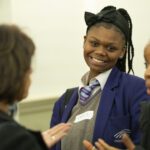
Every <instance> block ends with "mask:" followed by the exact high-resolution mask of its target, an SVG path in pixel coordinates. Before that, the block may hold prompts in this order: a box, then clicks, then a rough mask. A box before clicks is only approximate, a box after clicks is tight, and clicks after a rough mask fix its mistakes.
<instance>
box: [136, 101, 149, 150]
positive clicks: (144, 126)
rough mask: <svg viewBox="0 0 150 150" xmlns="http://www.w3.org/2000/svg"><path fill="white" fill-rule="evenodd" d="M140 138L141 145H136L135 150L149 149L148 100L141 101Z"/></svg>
mask: <svg viewBox="0 0 150 150" xmlns="http://www.w3.org/2000/svg"><path fill="white" fill-rule="evenodd" d="M140 124H141V130H142V133H143V135H142V140H141V146H136V148H135V150H150V102H142V104H141V118H140Z"/></svg>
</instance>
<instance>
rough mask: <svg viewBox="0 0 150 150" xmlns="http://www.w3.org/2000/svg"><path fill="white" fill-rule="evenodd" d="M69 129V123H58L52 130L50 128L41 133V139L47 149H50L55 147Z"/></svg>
mask: <svg viewBox="0 0 150 150" xmlns="http://www.w3.org/2000/svg"><path fill="white" fill-rule="evenodd" d="M70 128H71V124H70V123H60V124H58V125H56V126H54V127H53V128H50V129H48V130H46V131H44V132H42V136H43V139H44V141H45V143H46V145H47V147H48V148H51V147H52V146H53V145H55V144H56V143H57V142H58V141H59V140H61V138H63V137H64V136H65V135H66V134H67V132H68V131H69V129H70Z"/></svg>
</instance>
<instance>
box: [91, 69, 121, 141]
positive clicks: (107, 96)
mask: <svg viewBox="0 0 150 150" xmlns="http://www.w3.org/2000/svg"><path fill="white" fill-rule="evenodd" d="M119 72H120V71H119V70H118V69H117V68H114V69H113V70H112V71H111V73H110V75H109V77H108V80H107V82H106V84H105V86H104V89H103V91H102V95H101V100H100V104H99V107H98V110H97V116H96V121H95V128H94V134H93V142H94V141H96V140H97V139H98V138H101V137H103V134H104V131H105V125H106V122H107V120H108V117H109V114H110V112H111V110H112V105H113V101H114V98H115V88H116V87H117V86H118V82H119V78H120V74H121V72H120V73H119Z"/></svg>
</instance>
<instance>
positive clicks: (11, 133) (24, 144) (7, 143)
mask: <svg viewBox="0 0 150 150" xmlns="http://www.w3.org/2000/svg"><path fill="white" fill-rule="evenodd" d="M0 135H1V136H0V141H1V144H0V149H1V150H4V149H5V150H7V149H15V150H27V149H30V150H32V149H33V150H35V149H36V150H42V149H41V147H40V145H39V144H38V142H37V141H36V139H35V138H34V136H33V135H32V134H31V133H30V132H29V131H28V130H27V129H26V128H24V127H23V126H21V125H19V124H17V123H15V122H6V123H2V124H1V125H0Z"/></svg>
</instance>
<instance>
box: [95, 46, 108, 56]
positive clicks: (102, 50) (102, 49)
mask: <svg viewBox="0 0 150 150" xmlns="http://www.w3.org/2000/svg"><path fill="white" fill-rule="evenodd" d="M95 53H97V54H99V55H103V56H105V55H106V50H105V47H103V46H102V45H101V46H99V47H97V48H96V50H95Z"/></svg>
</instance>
